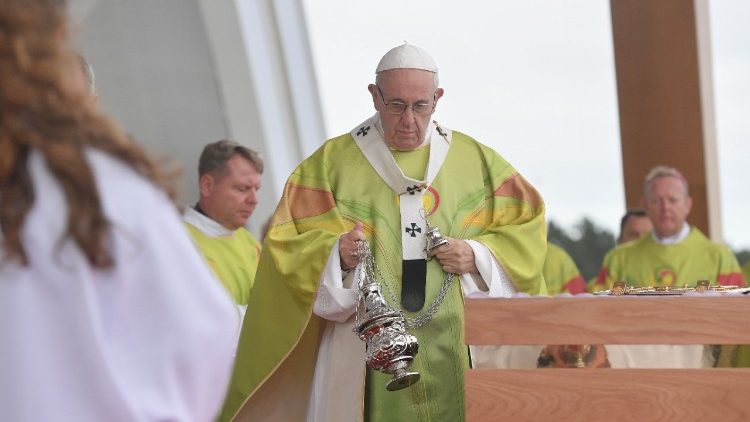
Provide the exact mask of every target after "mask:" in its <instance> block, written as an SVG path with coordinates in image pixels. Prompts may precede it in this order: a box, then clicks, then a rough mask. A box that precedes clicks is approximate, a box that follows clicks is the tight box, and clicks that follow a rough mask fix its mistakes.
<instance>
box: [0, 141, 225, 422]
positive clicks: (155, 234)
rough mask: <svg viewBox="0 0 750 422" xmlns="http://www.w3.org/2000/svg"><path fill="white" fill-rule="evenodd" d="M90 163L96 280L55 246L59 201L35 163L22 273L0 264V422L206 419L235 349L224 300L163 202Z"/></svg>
mask: <svg viewBox="0 0 750 422" xmlns="http://www.w3.org/2000/svg"><path fill="white" fill-rule="evenodd" d="M88 158H89V163H90V164H91V167H92V170H93V173H94V175H95V178H96V180H97V187H98V190H99V192H100V196H101V202H102V206H103V209H104V212H105V215H106V218H107V219H108V220H109V221H110V222H111V224H112V226H113V232H112V236H111V238H110V244H111V245H112V248H111V251H112V253H113V255H114V260H115V262H116V265H115V266H114V268H112V269H111V270H107V271H99V270H93V269H92V268H91V267H90V266H89V265H88V263H87V261H86V259H85V257H84V256H83V254H82V253H81V252H80V250H78V249H77V247H76V246H75V244H74V243H73V242H72V241H70V240H66V241H65V242H63V243H60V242H59V239H60V238H61V234H62V233H63V230H64V229H65V227H66V223H67V222H66V219H67V205H66V201H65V198H64V196H63V193H62V191H61V189H60V187H59V184H58V183H57V181H56V180H55V179H53V178H52V177H51V175H50V174H49V172H48V171H47V168H46V165H45V163H44V160H43V159H42V158H41V156H40V155H38V154H36V153H33V154H32V155H31V157H30V160H29V171H30V174H31V177H32V180H33V185H34V192H35V202H34V206H33V208H32V210H31V212H30V213H29V214H28V216H27V218H26V221H25V224H24V227H23V232H22V240H23V244H24V247H25V249H26V252H27V254H28V255H29V259H30V266H28V267H20V266H19V265H17V264H16V263H15V262H10V261H7V260H5V258H3V257H2V256H0V419H2V420H7V421H57V420H59V421H210V420H213V418H214V417H215V416H216V414H217V412H218V410H219V407H220V406H221V404H222V401H223V398H224V393H225V390H226V386H227V382H228V378H229V372H230V368H231V357H232V353H233V350H234V347H235V346H234V342H235V332H234V331H235V327H236V324H237V321H236V311H235V310H234V307H233V305H232V301H231V299H230V298H229V296H228V295H227V294H226V293H225V291H224V289H223V287H221V284H220V283H219V282H218V281H216V280H215V279H213V276H212V275H211V273H210V270H209V269H208V268H206V267H205V266H204V265H203V262H202V260H201V257H200V255H199V254H198V253H197V252H196V250H195V248H194V247H193V245H192V244H191V241H190V239H189V238H188V234H187V232H186V231H185V229H184V227H183V225H182V223H181V222H180V217H179V215H178V214H177V211H176V210H175V209H174V207H173V206H172V204H171V203H170V202H169V201H168V200H167V198H166V197H165V195H164V194H163V193H161V192H159V191H158V190H157V189H156V188H155V187H153V186H152V185H151V184H150V183H148V182H146V181H145V180H143V179H142V178H140V177H138V176H136V175H135V174H134V173H133V172H132V171H131V170H130V169H129V168H127V167H126V166H125V165H123V164H122V163H120V162H118V161H116V160H115V159H113V158H111V157H109V156H107V155H105V154H103V153H100V152H95V151H91V152H89V154H88ZM1 200H2V198H0V201H1Z"/></svg>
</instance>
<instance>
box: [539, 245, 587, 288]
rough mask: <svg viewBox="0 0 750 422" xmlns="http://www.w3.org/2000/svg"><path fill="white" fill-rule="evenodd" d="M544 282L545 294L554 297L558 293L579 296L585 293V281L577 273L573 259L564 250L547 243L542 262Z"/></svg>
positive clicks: (579, 273)
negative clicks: (545, 285) (545, 286)
mask: <svg viewBox="0 0 750 422" xmlns="http://www.w3.org/2000/svg"><path fill="white" fill-rule="evenodd" d="M542 272H543V274H544V281H545V282H546V283H547V293H548V294H549V295H550V296H554V295H556V294H560V293H572V294H579V293H585V292H586V281H585V280H584V279H583V276H581V272H580V271H578V267H577V266H576V263H575V261H573V258H571V257H570V255H568V252H566V251H565V249H563V248H561V247H559V246H557V245H555V244H554V243H549V242H548V243H547V258H546V259H545V260H544V268H543V270H542Z"/></svg>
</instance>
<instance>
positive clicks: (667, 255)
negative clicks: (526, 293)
mask: <svg viewBox="0 0 750 422" xmlns="http://www.w3.org/2000/svg"><path fill="white" fill-rule="evenodd" d="M643 190H644V198H643V202H644V207H645V209H646V213H647V214H648V216H649V218H650V219H651V223H652V224H653V230H652V232H651V233H650V234H649V235H646V236H643V237H641V238H640V239H638V240H635V241H632V242H628V243H624V244H621V245H619V246H617V247H616V248H615V249H613V250H612V251H610V252H609V253H608V254H607V255H606V256H605V257H604V264H603V267H602V269H601V271H600V272H599V275H598V276H597V280H596V282H595V284H594V290H595V291H600V290H606V289H610V288H612V285H613V283H614V282H616V281H625V282H626V283H627V284H628V285H629V286H634V287H653V286H656V287H669V286H674V287H682V286H686V285H687V286H695V285H696V282H697V281H699V280H708V281H710V283H711V285H722V286H744V285H745V280H744V277H743V276H742V272H741V271H740V266H739V264H738V263H737V259H736V258H735V256H734V254H733V253H732V251H731V250H730V249H729V248H728V247H726V246H724V245H721V244H718V243H715V242H712V241H710V240H709V239H708V238H706V236H705V235H704V234H703V233H701V231H700V230H698V228H696V227H693V226H691V225H690V224H688V223H687V221H686V220H687V217H688V215H689V214H690V209H691V207H692V199H691V198H690V193H689V190H688V183H687V180H686V179H685V177H684V176H683V175H682V174H681V173H680V172H679V171H678V170H677V169H675V168H672V167H666V166H657V167H655V168H653V169H652V170H651V171H650V172H649V174H648V175H647V176H646V179H645V182H644V187H643ZM707 351H708V350H704V348H703V347H702V346H696V347H691V346H660V347H659V346H620V347H616V346H607V352H608V354H609V355H610V356H609V360H610V362H611V363H612V365H613V366H618V367H621V366H628V367H643V366H649V367H703V366H708V365H712V364H714V362H713V356H711V355H710V354H707V353H706V352H707ZM728 360H729V358H727V361H728Z"/></svg>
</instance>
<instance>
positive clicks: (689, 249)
mask: <svg viewBox="0 0 750 422" xmlns="http://www.w3.org/2000/svg"><path fill="white" fill-rule="evenodd" d="M699 280H709V281H710V282H711V285H714V286H716V285H722V286H744V285H745V281H744V278H743V277H742V272H741V271H740V266H739V264H738V263H737V258H735V256H734V254H733V253H732V251H731V250H730V249H729V248H728V247H726V246H724V245H720V244H718V243H714V242H711V241H710V240H708V239H707V238H706V236H705V235H704V234H703V233H701V232H700V230H698V229H697V228H695V227H691V228H690V234H689V235H688V237H687V238H685V239H684V240H683V241H681V242H678V243H676V244H671V245H662V244H659V243H658V242H656V241H655V240H654V239H653V237H652V236H650V235H649V236H644V237H642V238H641V239H639V240H636V241H633V242H628V243H625V244H622V245H619V246H617V247H615V248H614V249H613V250H611V251H610V252H609V253H608V254H607V255H606V256H605V257H604V264H603V267H602V269H601V271H600V272H599V275H598V276H597V279H596V283H595V285H594V290H595V291H601V290H607V289H611V288H612V285H613V284H614V282H615V281H625V282H627V284H628V285H629V286H632V287H664V286H675V287H682V286H695V284H696V282H697V281H699Z"/></svg>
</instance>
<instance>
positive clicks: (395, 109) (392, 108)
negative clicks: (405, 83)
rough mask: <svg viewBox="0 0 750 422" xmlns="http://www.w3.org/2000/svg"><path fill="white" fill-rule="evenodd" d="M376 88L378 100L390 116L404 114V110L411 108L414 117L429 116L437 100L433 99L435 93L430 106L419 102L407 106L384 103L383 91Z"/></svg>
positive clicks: (397, 102)
mask: <svg viewBox="0 0 750 422" xmlns="http://www.w3.org/2000/svg"><path fill="white" fill-rule="evenodd" d="M376 86H377V85H376ZM377 88H378V92H379V93H380V99H381V100H383V104H385V111H387V112H388V113H390V114H404V112H405V111H406V109H407V108H409V107H411V111H412V112H414V114H415V115H417V116H420V117H425V116H429V115H430V113H432V111H433V110H435V102H436V101H437V98H435V96H436V95H437V93H435V94H432V104H430V103H425V102H419V103H415V104H411V105H409V104H406V103H404V102H402V101H391V102H386V101H385V97H383V91H381V90H380V87H379V86H377Z"/></svg>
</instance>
